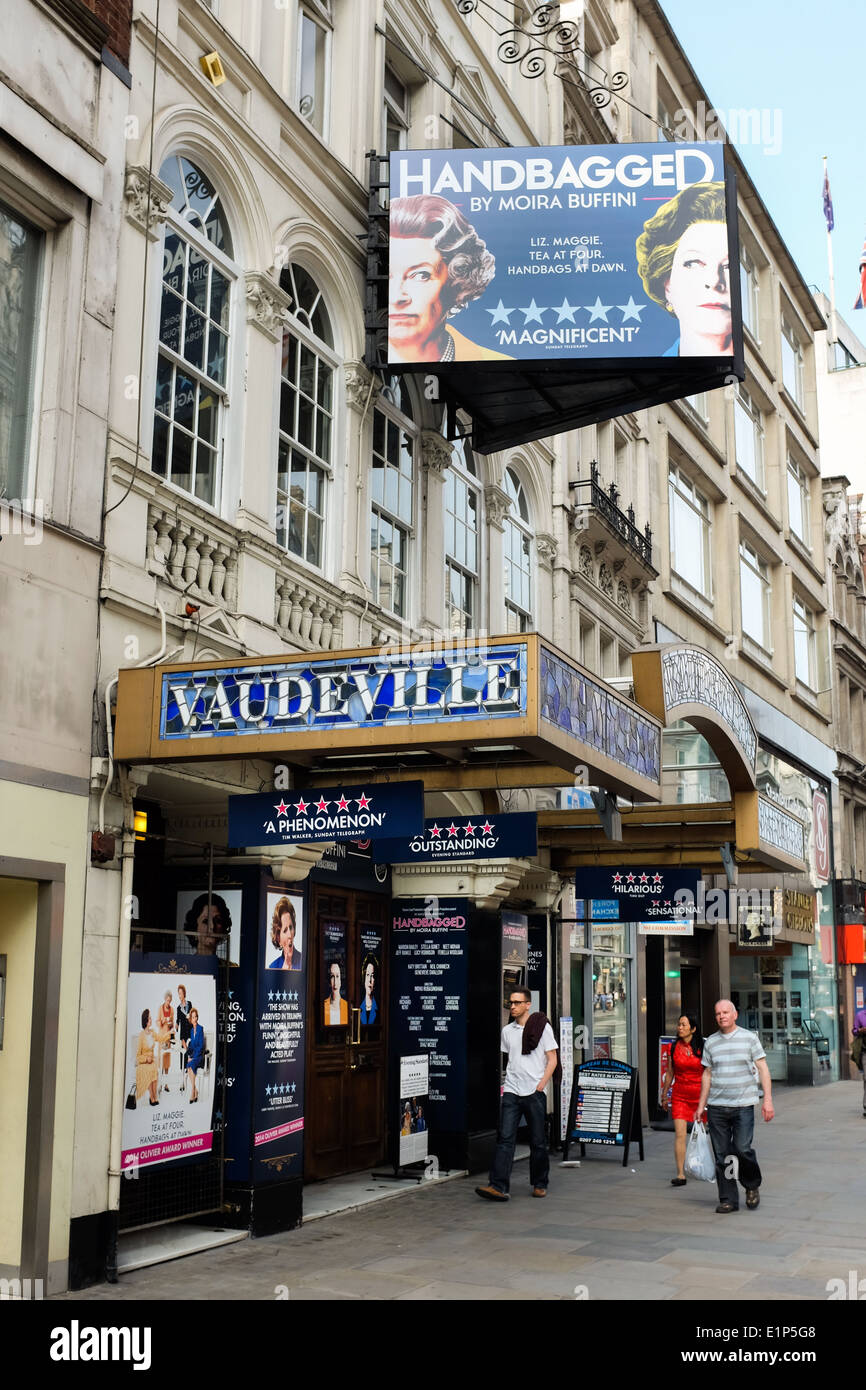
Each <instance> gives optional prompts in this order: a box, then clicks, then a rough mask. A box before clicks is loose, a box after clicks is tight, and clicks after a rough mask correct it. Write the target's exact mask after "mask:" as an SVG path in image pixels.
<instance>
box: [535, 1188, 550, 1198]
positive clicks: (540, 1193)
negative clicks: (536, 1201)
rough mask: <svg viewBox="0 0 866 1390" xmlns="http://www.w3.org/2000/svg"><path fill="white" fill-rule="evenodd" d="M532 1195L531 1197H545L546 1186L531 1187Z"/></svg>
mask: <svg viewBox="0 0 866 1390" xmlns="http://www.w3.org/2000/svg"><path fill="white" fill-rule="evenodd" d="M532 1195H533V1197H546V1196H547V1188H546V1187H533V1189H532Z"/></svg>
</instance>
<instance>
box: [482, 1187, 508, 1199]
mask: <svg viewBox="0 0 866 1390" xmlns="http://www.w3.org/2000/svg"><path fill="white" fill-rule="evenodd" d="M475 1191H476V1192H477V1193H478V1196H479V1197H487V1198H488V1200H489V1201H491V1202H507V1201H508V1193H507V1192H500V1191H499V1188H498V1187H491V1186H490V1185H489V1184H488V1185H487V1187H476V1189H475Z"/></svg>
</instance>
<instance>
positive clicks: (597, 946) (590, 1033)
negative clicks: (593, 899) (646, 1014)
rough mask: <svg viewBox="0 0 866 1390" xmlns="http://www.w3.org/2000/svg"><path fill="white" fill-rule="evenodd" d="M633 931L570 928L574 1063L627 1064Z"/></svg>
mask: <svg viewBox="0 0 866 1390" xmlns="http://www.w3.org/2000/svg"><path fill="white" fill-rule="evenodd" d="M633 933H634V928H633V927H631V926H629V925H628V924H616V923H609V922H588V923H585V924H584V923H577V924H575V930H573V931H572V934H571V1016H572V1020H573V1024H574V1029H575V1039H574V1042H575V1063H579V1062H585V1061H588V1060H591V1059H592V1058H595V1057H611V1058H613V1059H614V1060H615V1061H617V1062H629V1063H631V1062H633V1058H632V1056H631V1041H632V1026H631V1013H632V997H631V996H632V970H633V966H634V944H633Z"/></svg>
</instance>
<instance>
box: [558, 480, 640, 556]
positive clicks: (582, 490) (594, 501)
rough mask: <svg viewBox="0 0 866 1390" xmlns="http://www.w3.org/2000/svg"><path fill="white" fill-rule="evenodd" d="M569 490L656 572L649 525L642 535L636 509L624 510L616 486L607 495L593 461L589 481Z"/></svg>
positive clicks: (578, 501) (613, 485)
mask: <svg viewBox="0 0 866 1390" xmlns="http://www.w3.org/2000/svg"><path fill="white" fill-rule="evenodd" d="M569 487H570V488H571V489H572V490H573V491H574V492H576V493H577V498H576V501H577V504H578V506H590V507H594V508H595V510H596V511H597V512H598V514H599V516H600V517H602V519H603V520H604V521H605V522H606V523H607V525H608V526H609V527H610V529H611V530H612V531H615V532H616V534H617V535H618V536H619V537H620V539H621V540H622V541H623V542H624V544H625V545H627V546H628V547H629V549H630V550H632V551H634V553H635V555H637V556H639V558H640V559H641V560H642V561H643V563H644V564H645V565H648V566H649V568H650V569H652V568H653V540H652V535H653V533H652V531H651V529H650V524H649V522H647V524H646V526H645V527H644V529H643V531H641V530H640V528H639V527H638V526H637V525H636V523H635V519H634V507H633V506H632V505H631V504H629V507H628V511H625V512H624V511H623V510H622V508H621V507H620V505H619V488H618V487H617V485H616V483H611V485H610V487H609V488H608V489H607V491H605V489H604V488H603V487H602V485H601V483H600V482H599V478H598V464H597V463H596V462H595V460H594V459H593V461H592V462H591V463H590V465H589V477H588V478H579V479H578V480H577V482H574V483H569Z"/></svg>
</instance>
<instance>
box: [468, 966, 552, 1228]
mask: <svg viewBox="0 0 866 1390" xmlns="http://www.w3.org/2000/svg"><path fill="white" fill-rule="evenodd" d="M531 998H532V996H531V994H530V993H529V990H528V989H513V990H512V991H511V996H510V999H509V1008H510V1009H511V1022H510V1023H508V1024H506V1026H505V1027H504V1028H503V1030H502V1051H503V1053H505V1055H506V1056H507V1057H508V1066H507V1068H506V1071H505V1086H504V1090H503V1095H502V1106H501V1109H500V1114H499V1133H498V1135H497V1137H496V1152H495V1154H494V1155H493V1166H492V1168H491V1169H490V1182H489V1184H488V1186H487V1187H476V1189H475V1191H476V1192H477V1193H478V1196H479V1197H487V1198H489V1200H490V1201H493V1202H507V1201H508V1188H509V1184H510V1182H511V1167H512V1164H513V1163H514V1145H515V1143H516V1141H517V1127H518V1125H519V1124H520V1120H521V1117H522V1118H523V1119H525V1120H526V1124H527V1126H528V1128H529V1146H530V1147H529V1181H530V1183H531V1185H532V1195H533V1197H546V1196H547V1184H548V1180H549V1178H550V1158H549V1156H548V1152H547V1142H546V1139H545V1134H544V1121H545V1117H546V1115H547V1099H546V1096H545V1089H546V1087H547V1083H548V1081H549V1080H550V1078H551V1077H552V1075H553V1073H554V1071H555V1070H556V1062H557V1052H558V1050H559V1049H558V1047H557V1042H556V1038H555V1037H554V1035H553V1029H552V1028H551V1026H550V1024H549V1023H548V1022H547V1021H546V1020H544V1024H543V1027H542V1028H540V1029H539V1030H534V1031H533V1032H532V1033H531V1034H530V1035H527V1034H525V1032H524V1030H525V1028H526V1024H527V1021H528V1019H529V1016H530V1013H531V1011H532V1010H531V1004H530V1000H531ZM542 1019H544V1015H543V1014H541V1015H538V1014H535V1015H533V1024H534V1023H535V1022H536V1021H539V1022H540V1021H541V1020H542ZM535 1031H538V1041H537V1042H535V1044H534V1046H532V1047H531V1048H530V1050H529V1051H524V1038H525V1037H526V1039H527V1041H528V1042H531V1041H532V1039H533V1038H534V1037H535Z"/></svg>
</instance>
